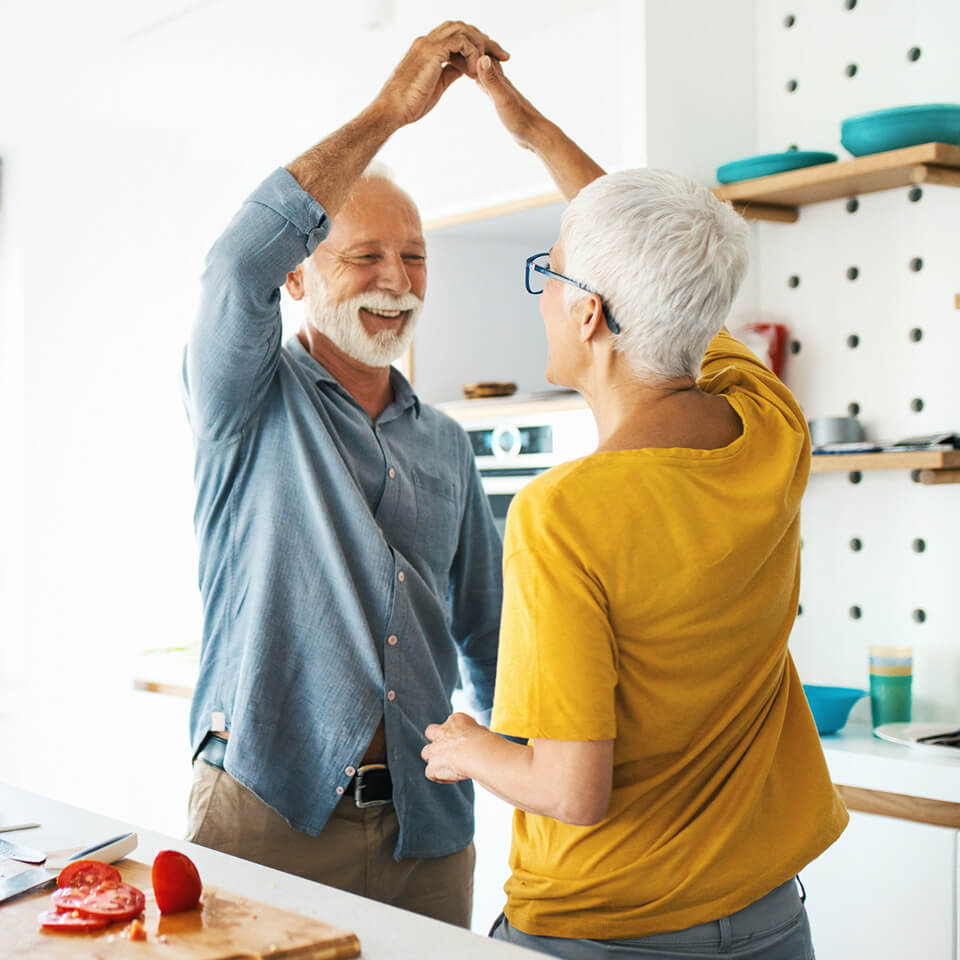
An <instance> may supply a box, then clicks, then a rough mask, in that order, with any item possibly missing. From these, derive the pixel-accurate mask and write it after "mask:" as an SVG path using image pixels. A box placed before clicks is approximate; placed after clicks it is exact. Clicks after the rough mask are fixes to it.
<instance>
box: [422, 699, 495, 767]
mask: <svg viewBox="0 0 960 960" xmlns="http://www.w3.org/2000/svg"><path fill="white" fill-rule="evenodd" d="M425 733H426V735H427V739H428V740H429V741H430V743H428V744H427V745H426V746H425V747H424V748H423V749H422V750H421V751H420V756H421V758H422V759H423V760H425V761H426V764H427V769H426V771H425V772H426V776H427V779H428V780H433V781H434V783H456V782H457V781H458V780H468V779H470V778H469V775H468V774H466V773H464V772H463V762H464V761H465V760H466V759H467V757H466V754H467V751H468V750H469V747H470V744H471V743H473V742H475V741H476V739H477V738H478V737H483V735H484V734H488V735H491V736H492V734H490V731H489V730H487V728H486V727H481V726H480V724H479V723H477V721H476V720H474V719H473V717H469V716H467V714H465V713H451V714H450V716H449V717H447V719H446V722H445V723H431V724H430V726H429V727H427V729H426V731H425Z"/></svg>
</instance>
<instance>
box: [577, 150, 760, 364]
mask: <svg viewBox="0 0 960 960" xmlns="http://www.w3.org/2000/svg"><path fill="white" fill-rule="evenodd" d="M560 236H561V237H562V239H563V273H564V274H565V275H567V276H569V277H572V278H574V279H575V280H579V281H580V282H581V283H585V284H586V285H587V286H588V287H590V289H591V290H595V291H596V292H597V293H598V294H600V296H601V297H602V298H603V302H604V305H605V306H606V307H607V308H608V309H609V310H610V313H611V314H612V315H613V317H614V319H615V320H616V322H617V323H618V324H619V325H620V330H621V332H620V334H619V335H617V336H616V337H615V338H614V349H616V350H617V351H620V352H622V353H623V354H624V355H625V357H626V359H627V360H628V362H629V364H630V366H631V367H632V368H633V369H634V370H635V371H636V373H637V375H638V376H639V377H642V378H644V379H661V378H672V377H696V376H697V375H698V374H699V373H700V365H701V363H702V362H703V356H704V354H705V353H706V350H707V345H708V344H709V343H710V340H711V339H712V338H713V336H714V335H715V334H716V333H717V331H718V330H720V328H721V327H722V326H723V324H724V321H725V320H726V318H727V314H728V313H729V312H730V306H731V304H732V303H733V298H734V296H736V293H737V289H738V288H739V286H740V283H741V281H742V280H743V276H744V274H745V273H746V270H747V260H748V255H747V236H748V228H747V225H746V223H745V222H744V220H743V218H742V217H741V216H740V215H739V214H737V213H736V212H735V211H734V210H733V208H732V207H730V206H729V205H728V204H725V203H721V201H719V200H718V199H717V198H716V197H715V196H714V195H713V194H712V193H711V192H710V191H709V190H708V189H706V187H702V186H700V185H699V184H697V183H694V181H693V180H690V179H688V178H687V177H681V176H678V175H676V174H673V173H669V172H668V171H666V170H646V169H642V170H623V171H621V172H619V173H611V174H607V175H606V176H603V177H600V178H599V179H598V180H594V181H593V183H590V184H588V185H587V186H586V187H584V188H583V189H582V190H581V191H580V193H579V194H577V196H576V197H575V198H574V200H573V201H572V202H571V204H570V205H569V206H568V207H567V209H566V211H565V212H564V215H563V222H562V225H561V229H560ZM565 295H566V298H567V301H566V302H567V305H568V306H572V305H573V303H575V302H576V301H577V300H579V299H582V297H583V296H584V294H583V292H582V291H580V290H578V289H577V288H576V287H572V286H569V287H568V286H566V285H565Z"/></svg>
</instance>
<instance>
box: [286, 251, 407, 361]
mask: <svg viewBox="0 0 960 960" xmlns="http://www.w3.org/2000/svg"><path fill="white" fill-rule="evenodd" d="M302 266H303V290H304V317H305V318H306V321H307V323H309V324H310V326H311V327H313V329H314V330H317V331H318V332H320V333H322V334H323V335H324V336H326V337H328V338H329V339H330V340H331V341H332V342H333V344H334V345H335V346H337V347H339V348H340V349H341V350H342V351H343V352H344V353H345V354H346V355H347V356H348V357H352V358H353V359H354V360H359V361H360V362H361V363H365V364H366V365H367V366H368V367H386V366H389V365H390V364H391V363H393V361H394V360H396V359H397V358H398V357H401V356H403V354H404V352H405V351H406V349H407V347H409V346H410V343H411V341H412V340H413V334H414V330H415V329H416V326H417V320H418V319H419V318H420V311H421V310H422V309H423V301H422V300H421V299H420V298H419V297H418V296H416V294H413V293H402V294H399V295H395V294H391V293H383V292H377V291H370V292H367V293H360V294H357V296H355V297H350V298H349V299H348V300H343V301H341V302H339V303H334V302H333V301H332V300H331V299H330V295H329V294H328V293H327V286H326V284H325V283H324V281H323V277H322V276H321V274H320V271H319V270H318V269H317V268H316V266H314V263H313V261H312V260H310V259H309V258H307V259H306V260H304V262H303V265H302ZM361 309H366V310H408V311H409V316H408V317H407V321H406V323H405V324H404V325H403V327H402V328H401V329H400V330H399V331H398V332H394V331H393V330H380V331H378V332H377V333H374V334H370V333H368V332H367V328H366V327H365V326H364V325H363V321H362V320H361V319H360V311H361Z"/></svg>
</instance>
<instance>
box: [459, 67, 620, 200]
mask: <svg viewBox="0 0 960 960" xmlns="http://www.w3.org/2000/svg"><path fill="white" fill-rule="evenodd" d="M478 68H479V69H478V72H477V83H478V84H479V85H480V86H481V87H482V88H483V90H484V92H485V93H486V94H487V96H488V97H490V100H491V102H492V103H493V106H494V108H495V109H496V111H497V115H498V116H499V117H500V120H501V122H502V123H503V125H504V126H505V127H506V128H507V130H508V131H509V132H510V133H511V134H512V135H513V138H514V139H515V140H516V141H517V143H518V144H520V146H521V147H523V148H524V149H525V150H530V151H532V152H533V153H535V154H536V155H537V156H538V157H539V158H540V160H541V161H542V162H543V164H544V166H546V168H547V170H548V171H549V173H550V176H551V177H553V182H554V183H555V184H556V185H557V188H558V189H559V190H560V192H561V193H562V194H563V195H564V197H566V199H567V200H572V199H573V198H574V197H575V196H576V195H577V194H578V193H579V192H580V190H581V189H582V188H583V187H585V186H586V185H587V184H588V183H590V182H591V181H593V180H596V179H597V177H602V176H603V175H604V173H605V172H606V171H605V170H604V169H603V167H601V166H600V165H599V164H598V163H597V162H596V161H594V160H593V158H592V157H590V156H588V155H587V154H586V153H584V152H583V150H581V149H580V147H578V146H577V145H576V144H575V143H574V142H573V141H572V140H571V139H570V138H569V137H568V136H567V135H566V134H565V133H564V132H563V131H562V130H561V129H560V128H559V127H558V126H557V125H556V124H555V123H551V122H550V121H549V120H548V119H547V118H546V117H545V116H544V115H543V114H542V113H540V111H539V110H537V108H536V107H534V105H533V104H532V103H530V101H529V100H527V98H526V97H524V96H523V95H522V94H521V93H520V92H519V91H518V90H517V88H516V87H515V86H514V85H513V84H512V83H511V82H510V81H509V80H508V79H507V77H506V76H505V74H504V72H503V68H502V67H501V66H500V64H499V63H498V62H497V61H496V60H494V59H492V58H491V57H481V58H480V60H479V64H478Z"/></svg>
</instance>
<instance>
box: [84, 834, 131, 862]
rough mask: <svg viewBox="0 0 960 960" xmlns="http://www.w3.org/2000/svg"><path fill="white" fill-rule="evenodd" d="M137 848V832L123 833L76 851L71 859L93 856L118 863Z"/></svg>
mask: <svg viewBox="0 0 960 960" xmlns="http://www.w3.org/2000/svg"><path fill="white" fill-rule="evenodd" d="M136 849H137V835H136V833H121V834H120V835H119V836H118V837H111V838H110V839H109V840H103V841H101V842H100V843H95V844H94V845H93V846H92V847H87V849H86V850H81V851H80V852H79V853H75V854H74V855H73V856H72V857H71V858H70V859H71V860H86V859H87V858H90V857H93V858H96V859H97V860H103V861H105V862H106V863H116V862H117V861H118V860H122V859H123V858H124V857H125V856H126V855H127V854H128V853H132V852H133V851H134V850H136Z"/></svg>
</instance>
